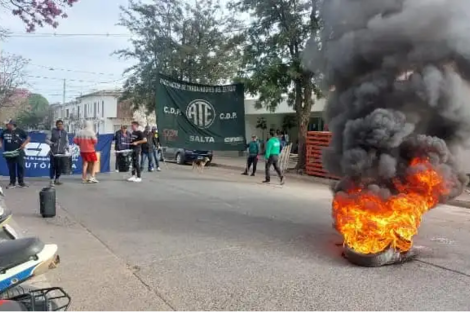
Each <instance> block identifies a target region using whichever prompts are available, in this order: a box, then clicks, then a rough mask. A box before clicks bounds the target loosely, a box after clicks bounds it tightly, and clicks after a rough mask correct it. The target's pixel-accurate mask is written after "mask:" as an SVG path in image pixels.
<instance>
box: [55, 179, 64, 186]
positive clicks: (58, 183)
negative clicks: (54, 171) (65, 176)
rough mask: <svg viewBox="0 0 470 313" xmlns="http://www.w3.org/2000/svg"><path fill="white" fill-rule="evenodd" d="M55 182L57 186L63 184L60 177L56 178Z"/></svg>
mask: <svg viewBox="0 0 470 313" xmlns="http://www.w3.org/2000/svg"><path fill="white" fill-rule="evenodd" d="M53 184H54V185H57V186H60V185H62V182H61V181H59V180H58V179H56V180H54V181H53Z"/></svg>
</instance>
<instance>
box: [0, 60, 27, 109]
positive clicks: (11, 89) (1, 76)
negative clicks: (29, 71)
mask: <svg viewBox="0 0 470 313" xmlns="http://www.w3.org/2000/svg"><path fill="white" fill-rule="evenodd" d="M27 65H28V60H27V59H25V58H23V57H22V56H19V55H15V54H7V53H5V52H0V108H1V107H2V106H4V105H5V104H6V103H8V102H9V101H10V99H11V98H12V97H13V96H14V95H15V94H16V92H17V90H18V89H19V87H21V86H23V85H25V84H26V66H27Z"/></svg>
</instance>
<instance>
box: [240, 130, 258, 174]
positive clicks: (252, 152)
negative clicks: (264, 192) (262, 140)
mask: <svg viewBox="0 0 470 313" xmlns="http://www.w3.org/2000/svg"><path fill="white" fill-rule="evenodd" d="M247 148H248V159H247V161H246V169H245V171H244V172H243V173H242V175H248V171H249V170H250V167H251V165H253V172H251V176H255V173H256V165H257V164H258V155H259V154H260V153H261V149H260V146H259V142H258V140H257V138H256V136H255V135H253V136H251V141H250V143H249V144H248V147H247Z"/></svg>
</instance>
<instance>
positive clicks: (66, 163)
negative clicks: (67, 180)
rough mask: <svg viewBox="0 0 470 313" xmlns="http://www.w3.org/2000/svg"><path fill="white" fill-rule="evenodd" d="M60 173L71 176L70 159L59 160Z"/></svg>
mask: <svg viewBox="0 0 470 313" xmlns="http://www.w3.org/2000/svg"><path fill="white" fill-rule="evenodd" d="M60 160H61V161H60V163H59V164H60V167H61V168H60V172H61V173H62V174H63V175H72V172H73V169H72V157H71V156H67V157H63V158H61V159H60Z"/></svg>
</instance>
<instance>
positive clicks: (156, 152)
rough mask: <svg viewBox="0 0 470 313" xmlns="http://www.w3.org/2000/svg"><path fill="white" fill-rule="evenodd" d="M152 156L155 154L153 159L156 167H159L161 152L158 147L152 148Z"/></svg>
mask: <svg viewBox="0 0 470 313" xmlns="http://www.w3.org/2000/svg"><path fill="white" fill-rule="evenodd" d="M152 156H153V159H154V160H155V167H156V168H159V167H160V153H158V149H157V148H155V149H153V150H152Z"/></svg>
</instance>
